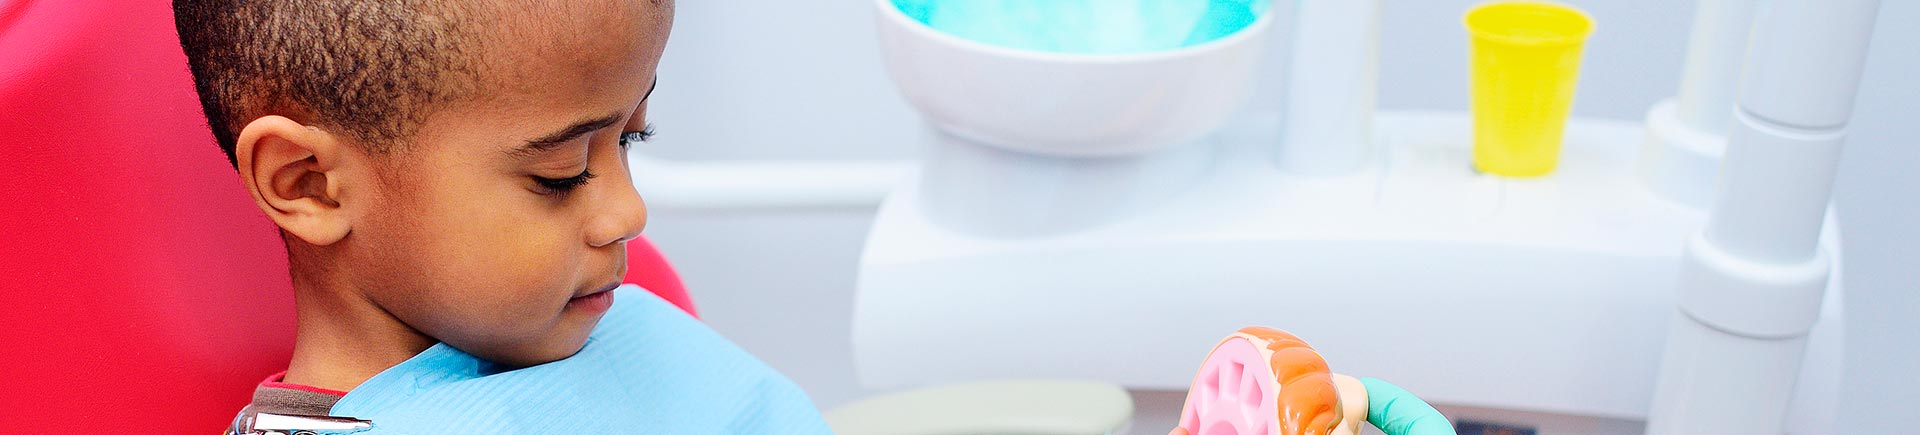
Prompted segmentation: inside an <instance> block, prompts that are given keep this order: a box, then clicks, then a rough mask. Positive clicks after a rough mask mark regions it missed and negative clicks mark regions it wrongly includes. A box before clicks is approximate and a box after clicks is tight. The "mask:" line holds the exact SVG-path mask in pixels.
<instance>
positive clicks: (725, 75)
mask: <svg viewBox="0 0 1920 435" xmlns="http://www.w3.org/2000/svg"><path fill="white" fill-rule="evenodd" d="M869 3H870V2H867V1H861V0H831V1H825V0H812V1H791V0H728V1H682V2H679V5H678V15H677V17H676V23H675V26H674V35H673V37H672V40H671V42H670V44H669V45H668V49H667V54H666V59H665V60H664V61H663V64H662V66H661V71H660V77H661V79H660V88H659V90H658V91H657V94H656V95H655V96H654V102H653V105H652V109H651V110H652V112H651V114H650V115H651V118H652V121H653V122H654V123H655V124H656V125H657V126H658V128H659V133H660V135H659V137H658V139H656V141H654V142H653V143H651V144H648V145H646V149H645V150H644V151H643V152H646V153H648V154H651V155H653V156H656V157H660V158H663V159H673V160H683V161H739V160H895V159H904V158H909V157H912V156H915V155H916V153H917V152H918V151H919V150H918V149H917V148H918V147H919V145H918V144H919V142H920V138H921V134H922V133H921V129H922V126H921V123H920V120H919V117H918V115H917V114H915V113H914V112H913V111H912V110H911V109H910V108H909V107H908V106H907V105H906V103H905V102H904V101H903V100H902V99H901V98H900V96H899V95H898V93H897V91H896V90H895V88H894V85H893V84H892V83H891V82H890V81H889V79H888V77H887V76H886V73H885V71H884V70H883V68H882V65H881V60H880V57H879V55H880V54H879V49H878V46H877V43H876V41H875V39H874V38H875V35H874V25H873V19H874V17H873V8H872V5H870V4H869ZM1474 3H1475V2H1474V1H1471V0H1424V1H1405V0H1400V1H1388V2H1386V5H1385V8H1386V9H1385V12H1384V18H1383V28H1384V33H1383V35H1382V41H1381V55H1382V60H1381V65H1380V79H1381V82H1380V88H1379V89H1380V94H1379V96H1380V103H1379V104H1380V108H1381V109H1385V110H1452V111H1460V110H1465V109H1466V108H1467V65H1466V59H1467V58H1466V53H1467V47H1466V42H1467V36H1466V34H1465V31H1464V30H1463V29H1462V27H1461V24H1460V16H1461V14H1462V13H1464V12H1465V11H1466V9H1467V8H1468V7H1469V6H1471V5H1473V4H1474ZM1571 3H1573V4H1575V5H1577V6H1579V7H1581V8H1583V9H1586V10H1587V11H1588V12H1589V13H1591V14H1592V16H1593V17H1594V19H1595V21H1596V22H1597V23H1598V30H1597V31H1596V32H1595V33H1594V34H1593V36H1592V38H1591V39H1590V40H1589V42H1588V44H1587V49H1586V50H1587V54H1586V59H1585V61H1584V65H1583V69H1582V72H1581V76H1580V83H1579V91H1578V96H1577V99H1576V101H1575V104H1574V114H1575V116H1579V117H1594V118H1607V119H1617V120H1623V121H1630V122H1639V121H1640V120H1641V119H1642V118H1643V117H1644V116H1645V113H1646V110H1647V108H1648V107H1649V106H1651V105H1652V104H1653V103H1654V102H1656V101H1658V100H1660V99H1663V98H1668V97H1671V96H1672V95H1674V94H1675V92H1676V90H1677V89H1678V87H1679V81H1680V71H1681V62H1682V60H1683V58H1684V56H1685V51H1686V41H1687V35H1688V26H1689V25H1690V23H1691V19H1692V15H1693V2H1675V1H1665V0H1584V1H1572V2H1571ZM1285 9H1286V8H1282V10H1283V11H1284V10H1285ZM1283 13H1286V12H1283ZM1281 18H1283V19H1281V20H1279V21H1278V22H1279V23H1286V22H1288V20H1286V19H1284V18H1286V17H1284V16H1283V17H1281ZM1912 23H1920V2H1915V1H1910V0H1888V1H1883V2H1882V6H1881V12H1880V19H1879V23H1878V25H1877V26H1876V28H1875V35H1874V38H1873V47H1872V55H1871V57H1870V59H1869V61H1868V65H1867V69H1866V74H1865V77H1864V78H1863V82H1862V85H1861V88H1860V96H1859V99H1858V107H1857V109H1856V111H1855V115H1854V119H1853V123H1852V125H1851V128H1850V129H1849V132H1850V139H1849V140H1848V143H1847V147H1846V151H1845V156H1844V158H1843V160H1842V163H1841V165H1840V176H1839V181H1838V186H1837V188H1836V189H1837V192H1836V196H1835V201H1836V202H1837V204H1838V205H1837V207H1838V210H1839V214H1840V216H1839V219H1840V221H1841V223H1842V227H1843V228H1844V229H1845V232H1846V234H1845V237H1846V243H1845V248H1844V249H1845V253H1844V255H1845V256H1846V257H1847V259H1848V260H1847V265H1846V268H1845V276H1844V279H1845V282H1846V283H1847V297H1848V298H1849V299H1848V301H1847V303H1846V304H1845V305H1846V310H1847V313H1846V316H1845V319H1846V322H1847V325H1846V328H1847V330H1848V342H1847V343H1846V354H1845V367H1846V370H1845V378H1844V380H1843V384H1842V385H1843V386H1842V389H1843V390H1842V394H1843V396H1844V397H1846V399H1845V401H1844V402H1843V404H1842V405H1843V407H1842V409H1841V411H1840V419H1841V421H1842V427H1840V428H1838V430H1837V432H1838V433H1906V432H1910V431H1911V430H1912V428H1914V427H1920V414H1915V413H1912V412H1910V411H1909V410H1908V409H1909V408H1910V404H1911V403H1915V402H1916V401H1920V376H1915V372H1916V371H1920V316H1917V315H1916V314H1920V267H1915V266H1916V259H1920V255H1917V254H1920V228H1916V227H1915V226H1914V225H1912V224H1911V223H1912V222H1920V146H1916V145H1920V140H1916V138H1917V137H1920V122H1916V121H1920V119H1916V118H1915V115H1914V113H1916V109H1920V103H1916V101H1920V81H1916V80H1914V78H1915V77H1920V56H1916V55H1915V54H1916V53H1920V27H1916V26H1912V25H1911V24H1912ZM1282 30H1285V29H1282ZM1269 51H1270V52H1271V56H1269V59H1268V61H1267V64H1266V66H1265V68H1266V69H1267V70H1268V71H1272V72H1273V77H1275V80H1272V81H1270V82H1268V83H1266V84H1265V85H1266V86H1265V87H1264V88H1263V90H1262V91H1261V92H1260V94H1259V95H1257V96H1256V97H1255V101H1254V103H1253V106H1254V108H1253V109H1254V110H1278V109H1280V108H1281V106H1283V104H1282V102H1283V97H1284V96H1283V94H1282V93H1281V92H1282V88H1283V87H1284V86H1283V85H1284V81H1282V80H1280V79H1279V78H1280V75H1279V72H1280V71H1284V67H1285V65H1284V62H1285V61H1286V56H1285V53H1286V51H1287V45H1286V44H1283V43H1274V44H1270V45H1269ZM640 188H641V189H642V192H643V193H644V192H646V188H647V187H646V186H640ZM875 205H877V204H875ZM652 212H653V215H652V219H651V220H650V224H649V226H648V228H647V235H648V236H649V237H651V238H652V239H653V240H654V241H655V242H656V243H658V244H659V245H660V247H661V249H662V250H663V251H664V252H665V253H666V255H667V257H668V258H670V259H671V260H672V261H673V262H674V263H675V266H677V267H678V269H679V271H680V273H681V274H682V276H683V278H684V279H685V281H686V284H687V288H688V289H689V290H690V292H691V293H692V295H693V297H694V298H695V299H696V300H697V301H698V302H699V304H700V307H701V314H702V316H703V317H704V318H705V320H707V322H708V323H710V324H712V325H713V326H714V327H715V328H717V329H719V330H720V331H721V332H722V333H724V334H726V335H727V336H728V337H731V338H732V339H734V340H735V341H737V342H739V343H740V344H741V345H742V346H744V347H746V348H747V349H748V350H750V351H752V352H753V353H755V354H757V355H759V356H761V357H762V358H764V359H766V360H767V361H768V362H769V363H771V364H772V365H773V366H774V367H775V368H778V369H780V370H781V371H783V372H785V373H786V374H788V375H789V376H792V377H793V378H794V380H796V381H798V382H799V383H800V385H801V386H803V387H805V388H806V389H807V390H808V391H809V392H810V393H812V394H813V397H814V399H815V400H816V401H817V402H818V404H819V405H820V406H821V407H822V408H832V407H834V406H836V405H839V404H842V403H846V402H848V401H850V400H854V399H857V398H861V397H866V396H870V395H872V394H874V393H878V392H880V391H874V390H869V389H866V388H864V387H862V386H861V385H860V384H859V383H858V381H857V378H856V377H855V373H854V369H853V365H852V356H851V349H850V346H849V334H850V319H851V317H852V314H853V312H852V302H853V291H854V285H855V282H854V281H855V273H856V267H857V263H858V261H859V256H860V251H861V247H862V244H863V241H864V238H865V235H866V231H867V228H868V226H869V224H870V223H871V221H872V216H873V213H874V208H873V207H872V206H852V207H840V208H817V209H808V210H804V211H791V210H787V211H757V212H709V211H695V210H687V209H679V210H676V209H674V208H671V207H657V208H655V209H653V210H652ZM1114 321H1116V322H1122V321H1127V319H1114ZM1274 326H1280V327H1285V325H1274ZM1305 338H1307V339H1308V340H1311V339H1312V337H1305ZM929 357H937V356H935V355H929ZM1332 357H1333V358H1334V359H1335V360H1336V361H1337V356H1332ZM1199 361H1200V356H1199V355H1196V356H1195V357H1194V362H1195V363H1196V364H1198V363H1199ZM1120 363H1124V362H1120ZM1338 369H1339V367H1338V366H1337V365H1336V366H1335V370H1336V371H1337V370H1338ZM1356 375H1365V374H1364V373H1356ZM1136 398H1137V399H1138V400H1139V402H1140V403H1139V406H1140V409H1141V412H1142V413H1144V414H1146V415H1143V417H1142V418H1143V420H1142V421H1141V422H1139V423H1140V424H1139V425H1136V428H1152V427H1167V425H1166V424H1156V423H1154V422H1156V421H1168V420H1166V419H1167V418H1169V417H1170V414H1171V413H1172V412H1174V411H1175V410H1177V407H1178V406H1179V395H1178V393H1172V392H1162V393H1153V392H1146V393H1140V394H1137V395H1136ZM1169 408H1171V409H1172V410H1169ZM1155 413H1165V414H1167V415H1166V416H1157V414H1155ZM1150 432H1152V431H1151V430H1145V429H1141V430H1136V433H1150Z"/></svg>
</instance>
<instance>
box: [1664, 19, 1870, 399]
mask: <svg viewBox="0 0 1920 435" xmlns="http://www.w3.org/2000/svg"><path fill="white" fill-rule="evenodd" d="M1878 10H1879V1H1878V0H1774V1H1773V3H1772V4H1771V5H1770V6H1768V7H1766V8H1765V9H1763V10H1762V11H1761V15H1760V21H1759V23H1758V25H1757V26H1755V28H1754V33H1753V43H1752V45H1751V48H1750V49H1749V51H1748V53H1747V55H1746V67H1745V69H1744V77H1743V78H1742V82H1741V87H1740V104H1739V106H1738V108H1737V109H1736V110H1735V111H1734V116H1733V123H1732V129H1731V131H1730V132H1729V135H1728V143H1727V150H1726V158H1725V159H1724V162H1723V163H1722V165H1721V168H1720V176H1719V184H1718V186H1717V187H1718V190H1717V192H1716V194H1715V196H1714V199H1713V206H1712V208H1711V210H1712V212H1711V215H1710V216H1709V217H1708V221H1707V226H1706V228H1705V229H1704V230H1702V232H1701V234H1699V235H1697V236H1695V237H1693V238H1692V239H1691V240H1689V242H1688V245H1687V251H1686V256H1685V260H1684V261H1685V263H1684V264H1682V266H1681V271H1680V285H1679V312H1678V313H1677V314H1676V315H1675V316H1674V323H1673V324H1672V326H1671V328H1672V329H1670V330H1669V332H1668V339H1667V340H1668V341H1667V344H1666V354H1665V355H1664V356H1663V361H1662V363H1661V368H1660V375H1659V379H1658V380H1657V384H1656V385H1655V388H1654V400H1653V409H1652V410H1651V413H1650V415H1649V417H1648V421H1647V433H1648V434H1650V435H1680V434H1687V435H1712V434H1727V435H1734V434H1741V435H1750V434H1769V435H1770V434H1779V433H1782V426H1783V425H1784V417H1783V416H1784V415H1785V414H1786V411H1787V404H1788V403H1789V401H1790V400H1791V398H1792V395H1793V385H1794V384H1795V383H1796V380H1797V379H1796V378H1797V373H1799V368H1800V364H1801V360H1802V359H1803V358H1804V356H1805V354H1806V337H1807V332H1808V331H1809V330H1810V329H1811V328H1812V325H1813V323H1814V321H1815V320H1817V319H1818V317H1819V312H1820V301H1821V298H1822V296H1823V295H1824V293H1825V289H1826V284H1827V280H1828V278H1829V274H1830V272H1831V264H1830V262H1829V258H1828V256H1827V254H1828V253H1826V252H1824V251H1822V250H1820V249H1819V245H1818V242H1819V235H1820V229H1821V225H1822V222H1823V219H1824V217H1825V213H1826V211H1827V204H1828V201H1829V200H1830V199H1831V196H1832V187H1833V179H1834V170H1835V167H1836V165H1837V164H1838V162H1839V156H1840V147H1841V143H1842V139H1843V138H1844V137H1845V133H1846V125H1847V120H1848V119H1849V118H1850V117H1851V116H1852V108H1853V100H1854V96H1855V95H1856V94H1857V93H1858V90H1859V81H1860V73H1861V70H1862V69H1863V68H1864V67H1865V63H1866V55H1867V47H1868V42H1869V39H1870V38H1871V36H1872V34H1873V24H1874V18H1875V15H1876V13H1877V12H1878Z"/></svg>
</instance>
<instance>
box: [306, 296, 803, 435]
mask: <svg viewBox="0 0 1920 435" xmlns="http://www.w3.org/2000/svg"><path fill="white" fill-rule="evenodd" d="M615 292H616V293H615V296H614V298H615V299H614V300H615V302H614V307H613V308H612V309H610V310H608V312H607V314H606V316H605V317H603V318H602V319H601V320H600V323H599V325H598V326H596V327H595V328H594V330H593V333H592V335H590V336H589V338H588V339H587V344H586V345H585V346H584V347H582V348H581V350H580V352H579V353H576V354H574V355H573V356H571V357H568V358H566V359H563V360H560V361H555V362H551V363H547V364H542V365H538V366H533V367H527V368H522V369H517V370H511V371H498V370H497V369H495V368H494V367H493V366H492V364H490V363H487V362H485V361H483V360H480V359H479V358H475V357H473V356H471V355H467V354H466V353H464V352H460V351H459V350H457V349H453V348H452V347H449V346H445V345H436V346H434V347H433V348H430V349H428V350H427V351H426V352H422V353H421V354H420V355H418V356H415V357H414V358H413V359H410V360H408V361H407V362H404V363H401V364H400V365H398V366H395V367H393V368H391V369H388V370H387V371H385V372H382V373H381V374H380V375H378V376H375V377H374V378H373V379H370V380H368V381H367V382H366V383H363V384H361V386H360V387H358V388H355V389H354V390H353V391H352V392H351V393H349V394H348V395H347V396H346V397H344V398H343V399H341V400H340V402H339V403H337V404H336V405H335V406H334V407H333V409H332V411H333V415H337V416H352V417H355V418H362V419H369V420H373V421H374V425H375V428H376V431H375V432H369V433H368V434H369V435H371V434H376V433H395V434H410V435H418V434H426V433H472V434H487V433H515V434H539V433H555V434H558V433H690V432H691V433H699V432H706V431H712V432H714V433H774V432H778V433H828V432H829V431H828V429H827V428H826V424H825V422H824V421H822V419H821V417H820V414H819V411H818V410H817V409H816V408H815V407H814V406H813V402H812V400H811V399H809V398H808V397H807V395H806V393H805V392H803V391H801V390H800V388H799V387H798V386H796V385H794V384H793V382H792V381H790V380H788V379H787V378H786V377H785V376H782V375H781V374H780V373H779V372H776V371H774V370H773V369H772V368H771V367H769V366H767V365H766V364H765V363H764V362H761V361H760V360H759V359H758V358H755V357H753V355H751V354H749V353H747V352H746V351H745V350H743V349H741V348H740V347H739V346H736V345H734V344H733V343H732V342H731V341H728V340H727V339H726V338H725V337H722V336H720V334H719V333H718V332H715V331H714V330H713V329H711V328H708V327H707V326H706V325H705V324H703V323H701V322H700V321H698V320H696V319H693V318H692V317H691V316H689V315H688V314H687V313H686V312H684V311H681V310H680V309H679V308H678V307H675V306H673V305H672V304H670V303H668V302H666V301H664V300H661V299H660V298H659V297H658V296H655V295H653V294H652V293H650V292H647V291H646V290H643V289H640V288H638V287H633V286H627V287H622V288H621V289H619V290H615Z"/></svg>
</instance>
